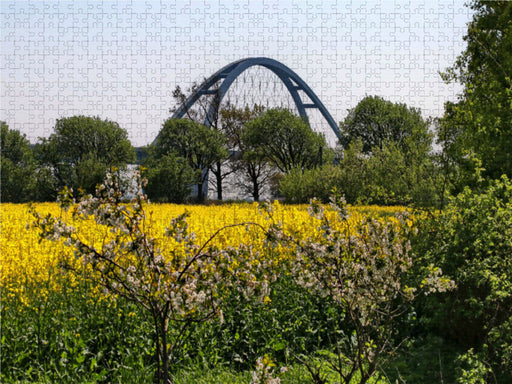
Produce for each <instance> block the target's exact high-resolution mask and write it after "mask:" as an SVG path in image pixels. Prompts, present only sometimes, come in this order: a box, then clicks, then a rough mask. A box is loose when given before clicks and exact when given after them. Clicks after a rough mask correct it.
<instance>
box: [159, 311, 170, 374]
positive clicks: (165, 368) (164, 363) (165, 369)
mask: <svg viewBox="0 0 512 384" xmlns="http://www.w3.org/2000/svg"><path fill="white" fill-rule="evenodd" d="M160 322H161V324H160V330H159V332H158V333H159V335H158V338H159V339H160V342H159V344H160V361H159V365H160V369H159V374H160V377H159V381H158V382H159V384H172V382H171V376H170V374H169V353H168V351H167V327H166V324H165V323H166V322H165V319H160Z"/></svg>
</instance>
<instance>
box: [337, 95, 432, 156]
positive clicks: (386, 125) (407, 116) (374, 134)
mask: <svg viewBox="0 0 512 384" xmlns="http://www.w3.org/2000/svg"><path fill="white" fill-rule="evenodd" d="M340 131H341V134H342V138H341V140H340V141H341V145H342V146H343V147H344V148H347V147H348V146H349V145H350V144H351V143H352V142H354V141H356V140H358V139H360V140H361V141H362V143H363V148H362V150H363V153H372V152H373V151H375V149H376V148H381V147H383V146H384V145H385V144H386V142H394V143H396V144H397V145H398V146H399V147H400V148H401V149H402V150H403V152H404V153H406V154H407V152H408V151H409V150H410V149H411V148H410V147H411V145H412V146H413V147H415V148H418V147H421V148H422V150H423V151H424V152H425V151H426V152H428V151H429V150H430V146H431V142H432V136H431V135H430V134H429V133H428V122H427V121H425V120H423V118H422V117H421V112H420V110H419V109H416V108H409V107H407V105H405V104H399V103H396V104H395V103H392V102H390V101H387V100H384V99H383V98H381V97H379V96H366V97H365V98H363V99H362V100H361V101H360V102H359V103H358V104H357V106H356V107H355V108H353V109H350V110H349V112H348V116H347V117H346V118H345V120H344V121H343V122H342V123H340Z"/></svg>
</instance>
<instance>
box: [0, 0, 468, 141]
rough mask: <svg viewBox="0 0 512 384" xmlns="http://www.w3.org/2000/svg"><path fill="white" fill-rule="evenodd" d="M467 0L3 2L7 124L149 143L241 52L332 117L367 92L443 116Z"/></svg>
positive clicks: (452, 93) (3, 115)
mask: <svg viewBox="0 0 512 384" xmlns="http://www.w3.org/2000/svg"><path fill="white" fill-rule="evenodd" d="M463 4H464V1H460V0H418V1H412V0H411V1H385V0H384V1H379V0H376V1H373V0H371V1H370V0H367V1H356V0H352V1H342V0H338V1H335V0H322V1H282V0H281V1H262V0H259V1H207V0H203V1H195V0H189V1H175V2H169V1H18V0H17V1H8V0H7V1H6V0H2V1H1V3H0V7H1V15H0V21H1V49H0V51H1V52H0V60H1V63H0V64H1V69H0V70H1V73H0V74H1V80H0V120H3V121H6V122H7V124H8V125H9V127H10V128H13V129H18V130H20V131H21V132H22V133H25V134H26V135H27V137H28V138H29V140H30V141H31V142H36V141H37V138H38V137H47V136H49V135H50V134H51V133H52V131H53V126H54V124H55V121H56V119H58V118H62V117H67V116H73V115H90V116H100V117H101V118H108V119H110V120H114V121H117V122H118V123H119V124H120V126H121V127H123V128H125V129H126V130H127V131H128V133H129V138H130V140H131V141H132V144H134V145H136V146H141V145H145V144H148V143H150V142H152V141H153V139H154V138H155V136H156V134H157V132H158V131H159V129H160V128H161V125H162V122H163V121H164V120H165V119H166V118H168V117H170V113H169V108H170V107H171V106H172V105H173V99H172V91H173V90H174V88H175V87H176V85H180V86H181V87H182V89H186V88H187V87H188V86H189V85H190V84H191V83H192V82H194V81H196V82H200V81H202V79H203V78H205V77H209V76H210V75H211V74H213V73H214V72H216V71H217V70H219V69H220V68H221V67H223V66H225V65H227V64H229V63H231V62H233V61H235V60H239V59H242V58H245V57H257V56H265V57H270V58H273V59H275V60H278V61H280V62H282V63H283V64H284V65H286V66H288V67H289V68H290V69H292V70H293V71H295V72H296V73H297V74H298V75H299V76H300V77H301V78H302V79H303V80H304V81H305V82H306V83H307V84H308V85H309V86H310V87H311V88H312V90H313V91H314V92H315V93H316V94H317V96H318V97H319V98H320V100H321V101H322V102H323V104H324V105H325V106H326V107H327V109H328V110H329V112H330V113H331V115H332V116H333V117H334V120H335V121H336V122H339V121H341V120H343V119H344V117H345V116H346V114H347V109H349V108H354V107H355V106H356V105H357V103H358V102H359V101H360V100H361V99H362V98H363V97H364V96H365V95H378V96H382V97H384V98H386V99H388V100H391V101H393V102H403V103H406V104H407V105H409V106H411V107H416V108H420V109H421V110H422V113H423V116H424V117H427V116H441V115H442V113H443V104H444V102H446V101H448V100H451V101H454V100H456V95H457V93H458V92H460V90H461V87H460V86H459V85H457V84H450V85H447V84H444V83H443V81H442V80H441V78H440V76H439V74H438V72H439V71H443V70H445V69H446V68H447V67H448V66H450V65H452V64H453V63H454V61H455V59H456V57H457V56H458V55H459V54H460V53H461V52H462V50H463V49H464V47H465V43H464V41H463V39H462V38H463V36H464V34H465V33H466V30H467V26H466V23H467V22H468V21H469V20H470V19H471V15H472V13H471V10H470V9H468V8H467V7H465V6H464V5H463Z"/></svg>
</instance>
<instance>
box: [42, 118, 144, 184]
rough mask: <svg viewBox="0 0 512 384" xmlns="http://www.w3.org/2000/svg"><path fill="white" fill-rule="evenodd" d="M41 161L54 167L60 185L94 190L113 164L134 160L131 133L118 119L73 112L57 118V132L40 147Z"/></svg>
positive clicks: (122, 165) (53, 170)
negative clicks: (115, 120) (73, 113)
mask: <svg viewBox="0 0 512 384" xmlns="http://www.w3.org/2000/svg"><path fill="white" fill-rule="evenodd" d="M37 153H38V157H39V159H40V161H41V162H42V163H43V164H47V165H49V166H50V167H51V169H52V174H53V175H54V177H55V178H56V184H57V186H58V187H59V188H61V187H63V186H68V187H73V188H83V189H84V190H85V191H86V192H88V193H91V192H94V189H95V187H96V185H97V184H99V183H101V182H102V181H103V179H104V177H105V175H106V171H107V170H108V169H109V168H110V167H120V168H122V167H124V166H125V165H126V163H129V162H132V161H134V160H135V151H134V149H133V147H132V145H131V144H130V141H129V140H128V133H127V132H126V130H125V129H123V128H121V127H120V126H119V125H118V124H117V123H116V122H113V121H110V120H101V119H100V118H99V117H88V116H72V117H67V118H62V119H59V120H57V122H56V123H55V127H54V133H52V134H51V135H50V137H49V138H48V139H43V140H42V142H41V144H40V145H39V146H38V148H37Z"/></svg>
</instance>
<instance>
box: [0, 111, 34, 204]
mask: <svg viewBox="0 0 512 384" xmlns="http://www.w3.org/2000/svg"><path fill="white" fill-rule="evenodd" d="M0 128H1V136H0V156H1V170H0V175H1V182H0V187H1V199H2V201H4V202H13V203H21V202H26V201H30V200H31V199H33V198H34V197H35V192H36V187H37V181H38V180H37V177H36V164H35V160H34V156H33V154H32V150H31V148H30V143H29V142H28V140H27V139H26V136H25V135H22V134H21V133H20V132H19V131H16V130H11V129H9V126H8V125H7V124H5V122H3V121H2V122H0Z"/></svg>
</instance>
